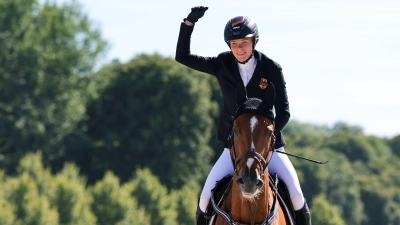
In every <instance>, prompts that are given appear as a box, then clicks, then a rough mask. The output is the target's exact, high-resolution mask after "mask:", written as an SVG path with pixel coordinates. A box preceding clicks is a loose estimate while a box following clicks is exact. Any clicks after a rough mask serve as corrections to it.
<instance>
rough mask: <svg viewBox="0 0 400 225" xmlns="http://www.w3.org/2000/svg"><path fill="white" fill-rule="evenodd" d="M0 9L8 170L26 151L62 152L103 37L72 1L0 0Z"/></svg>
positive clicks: (1, 135)
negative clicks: (59, 3) (58, 3)
mask: <svg viewBox="0 0 400 225" xmlns="http://www.w3.org/2000/svg"><path fill="white" fill-rule="evenodd" d="M0 12H1V19H0V49H1V51H0V65H1V66H0V74H1V76H0V121H1V122H0V123H1V125H0V166H2V167H3V168H4V167H6V168H7V169H8V172H13V171H14V169H15V166H16V165H17V163H18V160H19V159H20V158H21V157H22V156H23V155H24V154H25V152H27V151H37V150H42V152H43V159H44V160H45V162H49V161H52V160H54V159H58V158H59V157H60V156H62V155H63V151H64V150H65V149H64V148H63V147H62V143H63V138H64V137H65V136H66V135H67V134H69V133H71V132H72V131H73V130H74V128H75V124H76V123H77V122H78V121H79V120H81V118H82V116H83V115H84V112H85V101H86V99H87V94H86V93H87V92H88V90H87V89H86V84H87V83H88V81H87V78H86V75H87V74H89V73H91V72H92V70H93V67H94V64H95V63H96V62H97V59H98V58H99V57H100V56H101V54H100V53H102V52H103V51H104V48H105V42H104V41H103V40H102V38H101V35H100V32H99V30H98V29H97V28H95V27H94V26H93V24H92V22H91V21H90V20H89V19H88V17H87V15H86V14H85V13H84V12H82V10H81V6H80V5H79V4H78V3H77V2H76V1H71V2H69V3H66V4H64V5H63V6H57V5H56V3H54V2H51V1H46V2H45V3H43V4H40V3H39V1H37V0H0Z"/></svg>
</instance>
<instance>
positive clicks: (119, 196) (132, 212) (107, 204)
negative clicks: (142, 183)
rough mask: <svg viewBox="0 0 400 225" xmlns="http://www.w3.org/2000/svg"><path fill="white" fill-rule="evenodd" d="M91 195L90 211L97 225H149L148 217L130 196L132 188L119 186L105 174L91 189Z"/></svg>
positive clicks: (110, 175)
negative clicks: (95, 218)
mask: <svg viewBox="0 0 400 225" xmlns="http://www.w3.org/2000/svg"><path fill="white" fill-rule="evenodd" d="M91 192H92V195H93V203H92V210H93V212H94V214H95V215H96V217H97V218H98V224H99V225H108V224H116V225H123V224H129V225H144V224H150V220H149V217H148V215H146V212H145V210H144V209H143V208H139V207H138V205H137V201H136V200H135V199H134V198H133V197H132V196H131V193H132V186H131V185H129V184H126V185H123V186H120V183H119V179H118V177H116V176H115V175H114V174H113V173H112V172H107V173H106V175H105V176H104V178H103V179H102V180H101V181H98V182H97V183H96V184H95V185H94V187H92V188H91Z"/></svg>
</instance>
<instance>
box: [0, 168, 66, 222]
mask: <svg viewBox="0 0 400 225" xmlns="http://www.w3.org/2000/svg"><path fill="white" fill-rule="evenodd" d="M2 189H4V192H3V193H5V194H4V197H5V199H6V200H7V201H8V202H9V203H10V204H11V205H12V207H13V208H14V215H15V217H16V222H15V224H17V225H53V224H58V213H57V209H55V208H54V207H51V206H50V203H49V200H48V199H47V197H46V196H44V195H41V194H39V191H38V188H37V186H36V184H35V181H34V180H33V179H32V178H30V177H29V175H28V174H26V173H24V174H22V175H20V176H19V177H15V178H8V179H7V180H6V182H5V183H4V186H3V187H2Z"/></svg>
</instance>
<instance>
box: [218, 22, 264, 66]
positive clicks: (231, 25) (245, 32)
mask: <svg viewBox="0 0 400 225" xmlns="http://www.w3.org/2000/svg"><path fill="white" fill-rule="evenodd" d="M247 37H252V38H253V53H254V48H255V45H256V40H258V27H257V24H256V23H255V22H254V21H252V20H251V19H250V18H249V17H247V16H237V17H235V18H232V19H230V20H229V21H228V23H227V24H226V26H225V30H224V40H225V42H226V44H227V45H228V46H229V48H231V46H230V44H229V41H231V40H235V39H241V38H247ZM250 58H251V56H250ZM250 58H249V59H250ZM247 61H248V60H246V62H247ZM244 63H245V62H244Z"/></svg>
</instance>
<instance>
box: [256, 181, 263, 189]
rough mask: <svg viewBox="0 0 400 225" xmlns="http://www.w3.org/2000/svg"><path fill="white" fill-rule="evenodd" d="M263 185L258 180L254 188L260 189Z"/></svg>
mask: <svg viewBox="0 0 400 225" xmlns="http://www.w3.org/2000/svg"><path fill="white" fill-rule="evenodd" d="M263 185H264V182H263V181H262V180H258V181H257V184H256V187H257V188H261V187H262V186H263Z"/></svg>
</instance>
